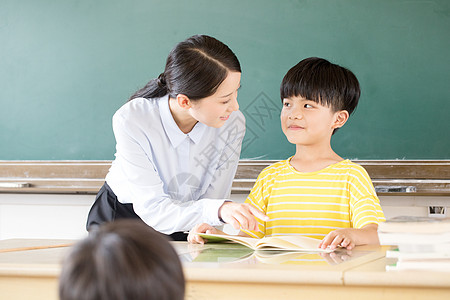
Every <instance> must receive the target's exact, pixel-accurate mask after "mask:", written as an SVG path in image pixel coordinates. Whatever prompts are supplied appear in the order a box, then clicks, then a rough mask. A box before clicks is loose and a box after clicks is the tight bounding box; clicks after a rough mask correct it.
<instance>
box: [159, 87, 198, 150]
mask: <svg viewBox="0 0 450 300" xmlns="http://www.w3.org/2000/svg"><path fill="white" fill-rule="evenodd" d="M157 103H158V106H159V111H160V114H161V121H162V124H163V127H164V130H165V131H166V134H167V136H168V137H169V139H170V142H171V144H172V146H173V147H174V148H177V147H178V146H179V145H180V144H181V143H182V142H183V141H184V140H185V139H186V137H188V138H190V139H191V140H192V141H193V142H194V143H195V144H197V143H199V142H200V140H201V138H202V136H203V133H204V132H205V130H206V127H207V126H206V125H205V124H203V123H200V122H197V124H195V126H194V128H192V130H191V131H190V132H189V133H187V134H186V133H184V132H183V131H181V129H180V128H179V127H178V125H177V123H176V122H175V120H174V119H173V116H172V113H171V112H170V108H169V95H166V96H164V97H162V98H160V99H158V100H157Z"/></svg>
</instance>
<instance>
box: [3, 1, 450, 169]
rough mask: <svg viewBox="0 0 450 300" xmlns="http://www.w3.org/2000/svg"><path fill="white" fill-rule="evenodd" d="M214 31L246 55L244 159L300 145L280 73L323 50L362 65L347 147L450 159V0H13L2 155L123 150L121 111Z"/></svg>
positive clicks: (353, 154)
mask: <svg viewBox="0 0 450 300" xmlns="http://www.w3.org/2000/svg"><path fill="white" fill-rule="evenodd" d="M198 33H201V34H209V35H212V36H215V37H217V38H218V39H220V40H222V41H223V42H225V43H226V44H228V45H229V46H230V48H232V49H233V50H234V52H235V53H236V54H237V56H238V58H239V59H240V61H241V64H242V69H243V76H242V88H241V90H240V94H239V103H240V107H241V110H242V111H243V113H244V114H245V116H246V118H247V128H248V129H247V134H246V137H245V140H244V145H243V151H242V155H241V158H257V159H283V158H286V157H288V156H290V155H291V154H292V153H293V152H294V147H293V146H292V145H290V144H289V143H288V142H287V140H286V139H285V137H284V136H283V134H282V132H281V129H280V125H279V111H280V109H281V101H280V98H279V85H280V82H281V79H282V77H283V75H284V74H285V72H286V71H287V70H288V69H289V68H290V67H292V66H293V65H294V64H296V63H297V62H298V61H299V60H301V59H303V58H305V57H309V56H319V57H324V58H327V59H329V60H331V61H332V62H335V63H338V64H341V65H343V66H346V67H348V68H350V69H351V70H353V71H354V73H355V74H356V75H357V77H358V78H359V80H360V83H361V86H362V96H361V102H360V105H359V107H358V109H357V110H356V113H355V114H354V116H352V117H351V118H350V121H349V122H348V124H346V125H345V127H344V128H343V129H342V130H340V131H339V132H338V133H337V134H336V135H335V137H333V146H334V147H335V149H336V151H337V152H338V153H339V154H340V155H341V156H343V157H347V158H352V159H355V158H357V159H396V158H398V159H404V158H406V159H449V158H450V151H449V150H448V149H450V139H449V138H448V132H449V129H450V125H449V122H448V112H449V111H450V104H449V102H450V101H449V89H448V83H449V79H450V76H449V70H450V58H449V55H448V49H450V39H449V36H450V1H448V0H434V1H432V0H427V1H418V0H414V1H408V0H402V1H400V0H377V1H373V0H340V1H335V0H314V1H312V0H311V1H308V0H303V1H302V0H296V1H294V0H284V1H271V0H260V1H257V0H254V1H251V0H229V1H216V0H192V1H175V0H166V1H163V0H160V1H156V0H133V1H120V0H96V1H88V0H85V1H82V0H66V1H57V0H40V1H35V0H21V1H16V0H2V1H1V2H0V41H1V42H0V104H1V109H0V145H1V146H0V160H79V159H83V160H85V159H89V160H90V159H92V160H98V159H105V160H110V159H113V154H114V146H115V142H114V137H113V134H112V129H111V117H112V115H113V113H114V112H115V111H116V110H117V109H118V108H119V107H120V106H121V105H122V104H123V103H125V101H126V100H127V98H128V97H129V96H130V95H131V94H132V93H133V92H134V91H135V90H137V89H139V88H140V87H142V86H143V85H145V83H146V82H147V81H148V80H150V79H151V78H154V77H156V76H158V74H159V73H161V72H162V70H163V67H164V63H165V59H166V57H167V54H168V52H169V51H170V49H171V48H172V47H173V46H174V45H175V44H176V43H177V42H179V41H181V40H183V39H185V38H187V37H189V36H191V35H193V34H198Z"/></svg>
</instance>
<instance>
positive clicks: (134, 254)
mask: <svg viewBox="0 0 450 300" xmlns="http://www.w3.org/2000/svg"><path fill="white" fill-rule="evenodd" d="M184 289H185V283H184V276H183V271H182V268H181V263H180V261H179V258H178V255H177V253H176V252H175V250H174V249H173V248H172V246H171V245H170V243H169V242H168V240H167V238H166V237H164V236H163V235H162V234H160V233H159V232H157V231H155V230H153V229H152V228H151V227H149V226H147V225H145V224H144V223H143V222H141V221H136V220H130V219H128V220H125V219H121V220H118V221H115V222H112V223H108V224H105V225H103V226H100V227H99V228H98V229H97V230H94V231H93V232H91V233H90V235H89V236H88V237H87V238H85V239H84V240H82V241H80V242H79V243H77V244H76V245H75V246H74V247H73V249H71V251H70V253H69V255H68V256H67V257H66V259H65V261H64V264H63V268H62V272H61V276H60V283H59V295H60V299H61V300H75V299H83V300H91V299H92V300H94V299H95V300H102V299H105V300H106V299H108V300H115V299H136V300H140V299H142V300H143V299H146V300H148V299H158V300H159V299H184Z"/></svg>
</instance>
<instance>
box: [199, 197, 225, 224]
mask: <svg viewBox="0 0 450 300" xmlns="http://www.w3.org/2000/svg"><path fill="white" fill-rule="evenodd" d="M202 200H203V201H204V202H205V204H204V206H203V220H204V221H205V223H208V224H209V225H211V226H221V225H223V224H225V222H222V220H221V219H219V208H220V207H221V206H222V204H223V203H224V202H227V201H230V200H227V199H220V200H218V199H202Z"/></svg>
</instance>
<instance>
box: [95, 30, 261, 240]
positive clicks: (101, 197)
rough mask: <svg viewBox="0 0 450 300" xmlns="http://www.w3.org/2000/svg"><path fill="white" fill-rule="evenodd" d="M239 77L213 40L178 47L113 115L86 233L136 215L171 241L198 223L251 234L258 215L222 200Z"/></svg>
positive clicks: (237, 127)
mask: <svg viewBox="0 0 450 300" xmlns="http://www.w3.org/2000/svg"><path fill="white" fill-rule="evenodd" d="M240 79H241V67H240V64H239V61H238V59H237V58H236V56H235V55H234V53H233V52H232V51H231V50H230V49H229V48H228V47H227V46H226V45H225V44H223V43H222V42H220V41H218V40H216V39H215V38H212V37H209V36H205V35H196V36H192V37H190V38H188V39H187V40H185V41H183V42H181V43H179V44H177V45H176V46H175V48H174V49H173V50H172V51H171V52H170V54H169V57H168V58H167V61H166V67H165V70H164V73H162V74H160V75H159V77H158V78H157V79H153V80H151V81H150V82H149V83H148V84H147V85H146V86H145V87H144V88H142V89H141V90H139V91H137V92H136V93H135V94H134V95H133V96H132V97H131V98H130V100H129V101H128V102H127V103H126V104H125V105H124V106H122V107H121V108H120V109H119V110H118V111H117V112H116V114H115V115H114V117H113V130H114V135H115V138H116V143H117V145H116V159H115V160H114V162H113V164H112V166H111V169H110V170H109V173H108V174H107V176H106V182H105V184H104V185H103V187H102V188H101V190H100V191H99V193H98V195H97V198H96V200H95V203H94V205H93V206H92V208H91V211H90V213H89V216H88V222H87V229H88V230H90V229H91V228H92V226H95V225H99V224H102V223H104V222H110V221H113V220H115V219H120V218H139V219H141V220H142V221H144V222H145V223H146V224H147V225H149V226H151V227H153V228H154V229H156V230H158V231H160V232H162V233H164V234H167V235H170V236H171V237H172V238H173V239H174V240H185V239H186V237H187V235H186V234H184V233H183V232H184V231H186V230H190V229H191V228H193V227H194V225H195V224H197V223H202V222H205V223H209V224H214V225H220V224H223V223H230V224H232V225H233V226H234V227H235V228H239V227H241V228H244V229H256V228H257V222H256V220H255V218H254V217H255V216H258V217H260V218H263V219H264V218H265V216H264V215H262V213H261V212H259V211H258V210H257V209H255V208H254V207H252V206H250V205H248V204H236V203H233V202H231V201H229V200H227V198H228V197H229V195H230V191H231V184H232V181H233V178H234V175H235V172H236V168H237V164H238V162H239V155H240V151H241V145H242V139H243V138H244V134H245V119H244V116H243V114H242V113H241V112H240V111H239V110H238V109H239V105H238V103H237V91H238V89H239V87H240Z"/></svg>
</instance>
